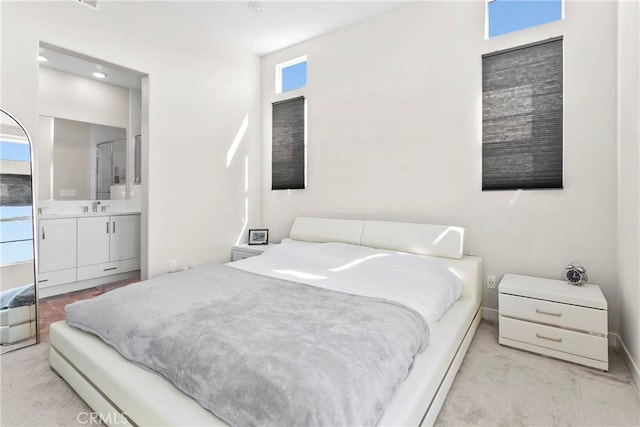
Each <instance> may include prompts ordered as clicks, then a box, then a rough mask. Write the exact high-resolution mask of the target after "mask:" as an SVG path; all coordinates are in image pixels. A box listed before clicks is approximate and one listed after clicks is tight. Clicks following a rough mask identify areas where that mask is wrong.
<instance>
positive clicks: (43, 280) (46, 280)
mask: <svg viewBox="0 0 640 427" xmlns="http://www.w3.org/2000/svg"><path fill="white" fill-rule="evenodd" d="M48 281H49V279H42V280H38V283H44V282H48Z"/></svg>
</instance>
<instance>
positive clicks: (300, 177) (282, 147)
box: [271, 96, 305, 190]
mask: <svg viewBox="0 0 640 427" xmlns="http://www.w3.org/2000/svg"><path fill="white" fill-rule="evenodd" d="M304 108H305V103H304V96H300V97H298V98H292V99H287V100H285V101H280V102H274V103H273V120H272V126H273V133H272V138H273V140H272V144H271V151H272V153H271V189H272V190H297V189H303V188H305V146H304V126H305V123H304V116H305V114H304Z"/></svg>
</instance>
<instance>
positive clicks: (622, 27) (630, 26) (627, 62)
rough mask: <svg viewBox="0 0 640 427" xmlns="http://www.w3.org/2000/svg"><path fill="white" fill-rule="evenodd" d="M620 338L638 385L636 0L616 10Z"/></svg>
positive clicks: (639, 74) (639, 41) (639, 45)
mask: <svg viewBox="0 0 640 427" xmlns="http://www.w3.org/2000/svg"><path fill="white" fill-rule="evenodd" d="M618 25H619V28H618V77H619V83H618V96H619V99H618V150H619V153H618V270H619V272H620V273H619V275H620V277H619V283H620V286H619V292H620V301H621V308H622V311H621V313H620V337H621V338H622V341H623V343H624V345H625V347H626V348H625V351H627V352H628V354H629V358H630V359H631V360H632V361H633V362H632V364H635V366H633V367H632V372H634V373H635V378H636V382H637V383H638V385H640V172H639V170H640V124H639V120H640V81H639V80H640V59H639V56H640V30H639V28H640V3H638V2H637V1H635V2H629V1H627V2H621V3H620V5H619V9H618Z"/></svg>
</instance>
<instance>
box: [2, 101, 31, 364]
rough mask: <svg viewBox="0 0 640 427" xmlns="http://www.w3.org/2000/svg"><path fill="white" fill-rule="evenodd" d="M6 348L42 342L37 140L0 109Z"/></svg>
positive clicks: (4, 339) (4, 350) (10, 348)
mask: <svg viewBox="0 0 640 427" xmlns="http://www.w3.org/2000/svg"><path fill="white" fill-rule="evenodd" d="M0 148H1V149H0V153H1V154H0V189H1V190H0V255H1V256H0V273H1V274H0V302H1V306H0V352H1V353H5V352H7V351H10V350H15V349H18V348H22V347H25V346H27V345H32V344H36V343H37V342H38V310H37V301H38V298H37V289H36V286H35V283H37V282H36V275H35V272H36V268H35V265H36V257H35V254H36V250H35V243H34V240H33V236H34V209H33V179H32V178H33V173H32V158H33V151H32V143H31V139H30V138H29V135H28V134H27V132H26V130H25V129H24V127H23V126H22V125H21V124H20V123H19V122H18V121H17V120H16V119H15V118H14V117H13V116H12V115H11V114H10V113H8V112H6V111H5V110H2V109H0Z"/></svg>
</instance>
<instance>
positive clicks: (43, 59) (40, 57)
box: [38, 55, 49, 62]
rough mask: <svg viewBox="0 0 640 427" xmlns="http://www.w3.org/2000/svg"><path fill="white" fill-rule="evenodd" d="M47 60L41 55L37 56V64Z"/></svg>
mask: <svg viewBox="0 0 640 427" xmlns="http://www.w3.org/2000/svg"><path fill="white" fill-rule="evenodd" d="M48 60H49V58H47V57H46V56H43V55H38V62H47V61H48Z"/></svg>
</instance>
